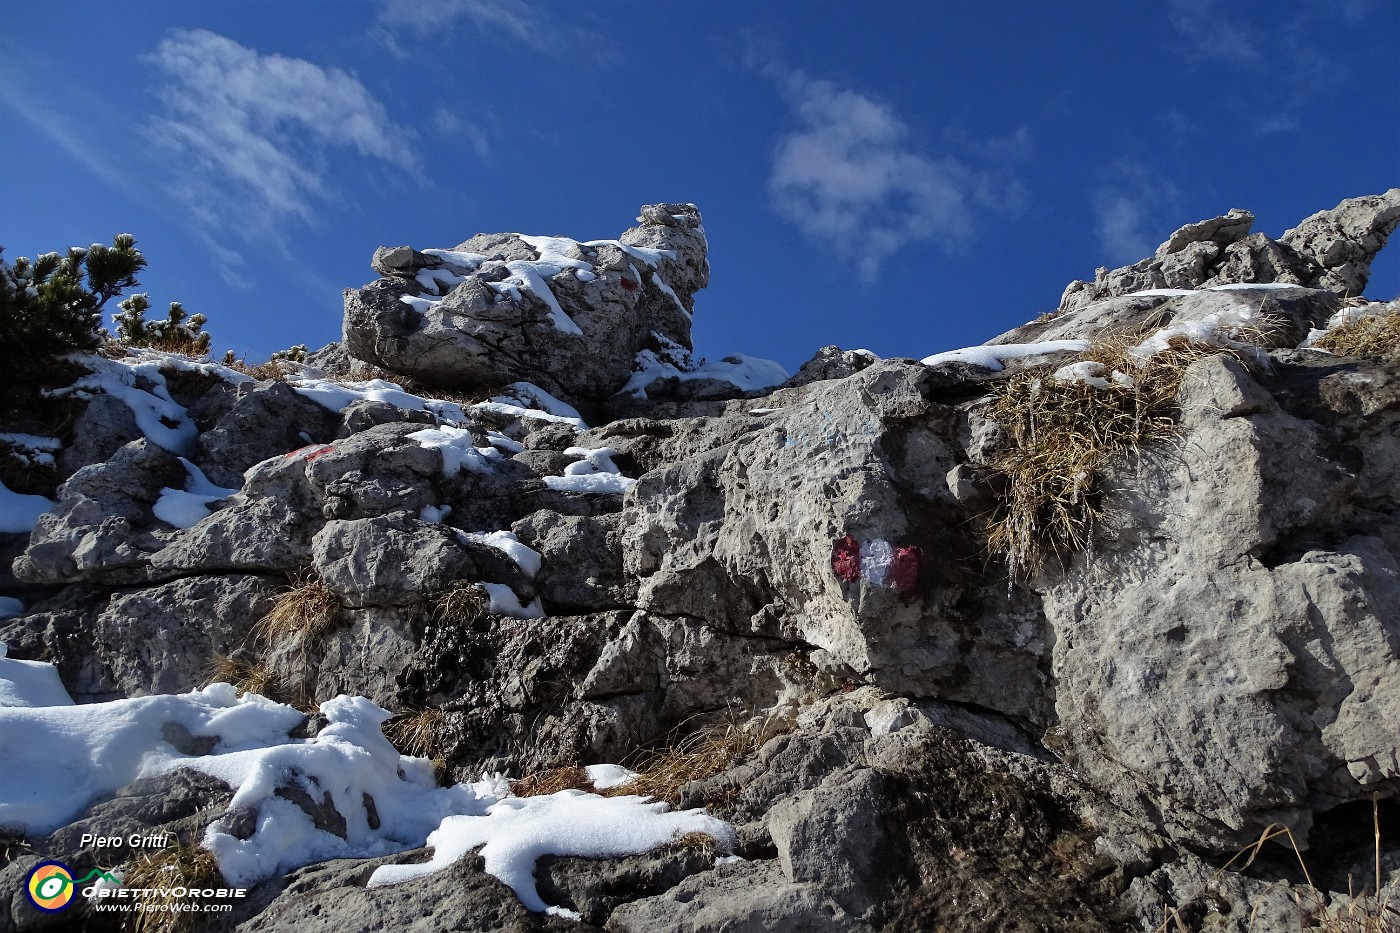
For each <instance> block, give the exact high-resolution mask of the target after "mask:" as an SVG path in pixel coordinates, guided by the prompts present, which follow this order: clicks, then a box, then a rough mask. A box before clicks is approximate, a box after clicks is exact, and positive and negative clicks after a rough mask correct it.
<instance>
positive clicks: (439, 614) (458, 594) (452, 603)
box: [418, 581, 488, 624]
mask: <svg viewBox="0 0 1400 933" xmlns="http://www.w3.org/2000/svg"><path fill="white" fill-rule="evenodd" d="M487 606H488V602H487V599H486V594H485V593H484V592H482V589H481V587H479V586H477V585H476V584H475V583H467V582H465V581H458V582H456V583H453V584H451V585H450V586H446V587H443V588H442V589H440V590H436V591H434V592H432V593H429V594H428V595H427V596H426V597H425V598H424V600H423V602H422V603H420V604H419V606H418V611H419V613H420V614H422V616H423V617H424V618H426V619H428V620H429V621H431V622H460V623H466V624H471V623H473V622H479V621H481V619H483V618H485V616H486V610H487Z"/></svg>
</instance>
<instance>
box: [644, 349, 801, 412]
mask: <svg viewBox="0 0 1400 933" xmlns="http://www.w3.org/2000/svg"><path fill="white" fill-rule="evenodd" d="M652 336H653V337H654V338H656V339H658V340H661V341H663V343H662V346H663V347H664V349H663V350H662V351H661V352H660V353H657V352H655V351H652V350H642V351H640V352H639V353H638V354H637V359H636V362H635V363H634V364H633V370H634V371H633V373H632V376H631V378H629V379H628V380H627V383H626V385H624V386H623V387H622V388H621V389H619V390H618V391H619V392H621V393H624V394H627V395H630V396H632V397H633V398H646V397H647V386H649V385H651V384H652V383H653V382H655V381H656V380H658V379H679V380H681V381H682V382H688V381H692V380H697V379H713V380H714V381H716V382H727V383H729V384H730V385H732V386H734V387H735V388H736V389H739V390H740V391H742V392H752V391H755V390H759V389H767V388H771V387H772V386H775V385H778V384H779V383H782V382H785V381H786V380H787V378H788V375H789V373H788V371H787V370H786V369H784V368H783V365H782V364H781V363H778V362H776V361H775V360H765V359H762V358H761V357H757V356H748V355H747V354H744V353H735V354H732V355H730V356H726V357H724V358H723V359H720V360H715V361H713V362H710V361H702V362H701V363H700V364H699V365H695V364H693V363H691V361H690V353H689V351H686V350H685V349H684V348H682V347H680V346H679V345H678V344H675V343H673V342H671V341H667V340H665V339H664V338H662V337H661V336H660V335H659V334H653V335H652Z"/></svg>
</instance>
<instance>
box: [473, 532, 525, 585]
mask: <svg viewBox="0 0 1400 933" xmlns="http://www.w3.org/2000/svg"><path fill="white" fill-rule="evenodd" d="M457 537H459V538H461V539H462V540H463V541H471V542H473V543H474V544H484V545H486V546H487V547H490V548H495V549H496V550H498V551H500V552H501V553H503V554H505V555H506V556H507V557H509V558H510V559H511V560H513V561H514V562H515V565H516V566H517V567H519V568H520V569H521V570H523V571H524V572H525V576H527V577H531V578H533V577H534V576H535V574H537V573H539V572H540V560H541V558H540V552H539V551H536V550H535V549H534V548H529V547H526V546H525V545H524V544H521V543H520V539H519V538H517V537H516V536H515V535H514V534H512V533H511V532H509V531H492V532H488V533H482V532H475V531H459V532H457Z"/></svg>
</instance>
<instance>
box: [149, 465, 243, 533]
mask: <svg viewBox="0 0 1400 933" xmlns="http://www.w3.org/2000/svg"><path fill="white" fill-rule="evenodd" d="M180 462H181V463H182V464H184V466H185V474H186V476H187V477H188V479H187V480H186V481H185V488H184V489H171V488H170V487H169V486H166V487H165V488H164V489H162V490H161V491H160V498H159V499H157V500H156V504H155V505H153V506H152V507H151V512H152V513H154V514H155V517H156V518H158V519H160V520H161V521H163V522H165V523H166V524H168V525H174V526H175V527H176V528H193V527H194V526H195V525H198V524H199V523H200V522H202V521H204V520H205V519H206V518H208V517H209V516H210V514H212V512H213V510H212V509H210V508H209V506H210V504H212V503H214V502H218V501H219V500H220V499H227V498H228V497H229V496H232V495H234V494H236V493H237V492H238V490H237V489H225V488H224V487H222V486H215V485H214V484H213V483H211V482H210V481H209V478H208V477H207V476H205V475H204V471H203V470H201V469H200V468H199V467H197V466H195V465H194V464H193V463H190V462H189V461H188V460H186V459H185V458H184V457H181V458H180Z"/></svg>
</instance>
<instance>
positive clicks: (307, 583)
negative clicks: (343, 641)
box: [253, 575, 340, 651]
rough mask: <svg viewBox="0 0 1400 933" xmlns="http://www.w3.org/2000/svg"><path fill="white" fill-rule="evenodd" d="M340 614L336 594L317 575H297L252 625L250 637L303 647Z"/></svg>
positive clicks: (319, 635)
mask: <svg viewBox="0 0 1400 933" xmlns="http://www.w3.org/2000/svg"><path fill="white" fill-rule="evenodd" d="M339 616H340V603H339V602H338V601H337V600H336V598H335V594H333V593H332V592H331V591H330V589H329V588H328V587H327V586H326V584H325V583H323V582H322V581H321V580H320V579H319V578H318V577H315V576H312V575H307V576H303V577H299V578H296V579H294V580H293V581H292V584H291V586H290V587H288V589H286V590H285V591H283V592H282V593H281V594H280V595H279V596H278V597H277V599H276V601H275V602H274V603H273V606H272V611H271V612H269V613H268V614H267V615H265V616H263V617H262V618H261V619H259V620H258V622H257V624H256V625H254V626H253V637H255V638H257V639H258V640H259V641H261V642H262V643H263V644H265V645H268V646H269V647H271V646H277V645H286V644H294V645H296V646H298V647H300V648H301V649H302V650H303V651H304V650H305V649H306V647H307V646H308V645H310V644H311V643H312V642H314V641H315V640H316V639H317V638H319V637H321V636H322V635H324V634H325V633H326V632H329V631H330V630H331V629H332V628H333V627H334V626H335V623H336V621H337V619H338V618H339Z"/></svg>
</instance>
